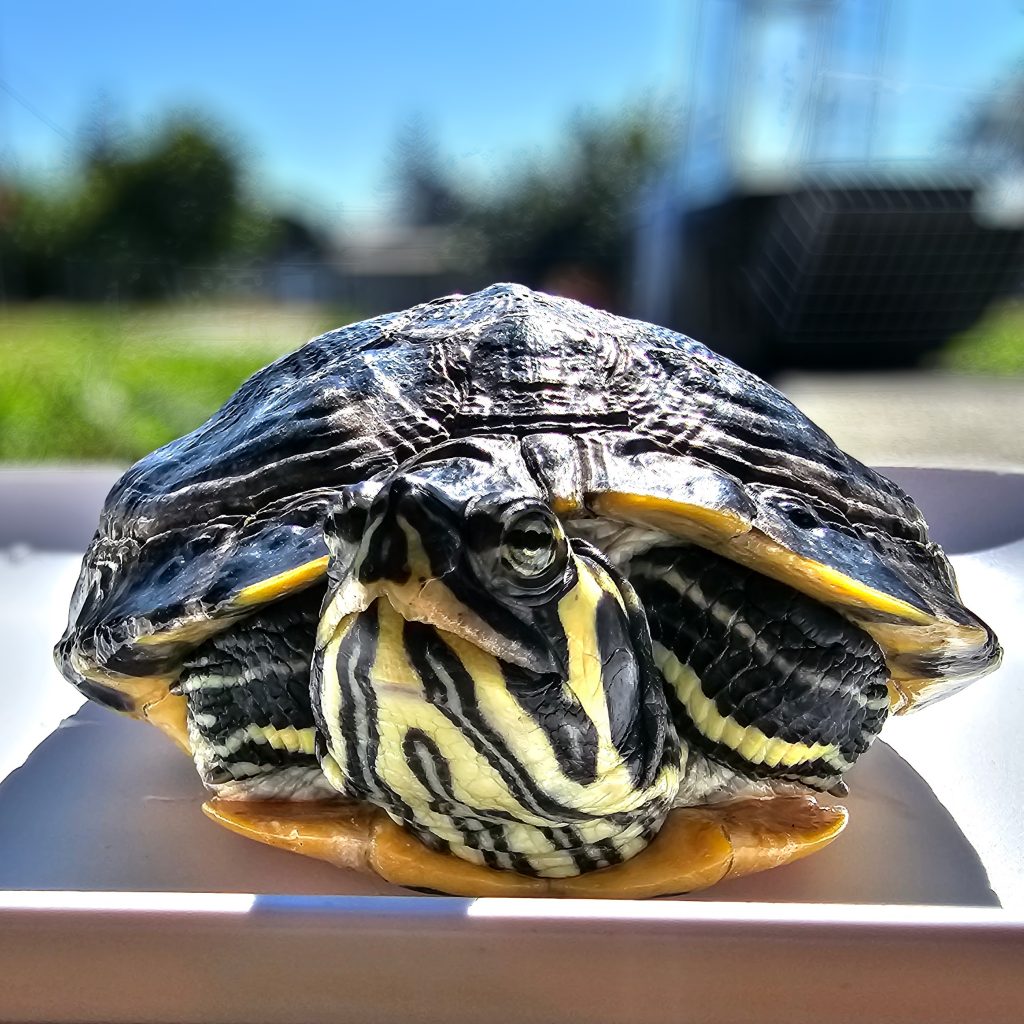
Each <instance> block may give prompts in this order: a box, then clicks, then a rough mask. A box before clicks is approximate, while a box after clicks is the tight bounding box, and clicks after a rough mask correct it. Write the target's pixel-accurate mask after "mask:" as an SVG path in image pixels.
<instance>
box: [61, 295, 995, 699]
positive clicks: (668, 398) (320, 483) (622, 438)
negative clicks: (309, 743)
mask: <svg viewBox="0 0 1024 1024" xmlns="http://www.w3.org/2000/svg"><path fill="white" fill-rule="evenodd" d="M486 435H511V436H513V437H515V438H517V439H519V442H520V443H521V444H522V445H523V450H524V453H527V455H528V456H529V458H528V462H529V463H530V464H531V466H533V469H534V471H535V472H536V475H537V478H538V480H539V481H541V482H543V483H544V484H545V485H546V486H547V487H548V490H549V493H550V495H551V499H552V502H553V505H554V507H555V508H556V510H557V511H558V512H559V514H560V515H564V516H566V517H572V516H581V517H582V516H594V515H599V516H608V517H611V518H619V519H621V520H622V521H624V522H632V523H638V524H646V525H654V526H656V527H658V528H659V529H665V530H666V532H668V533H670V534H673V535H675V536H682V537H684V538H687V539H690V540H692V541H694V542H696V543H700V544H703V545H705V546H708V547H712V548H714V549H715V550H717V551H719V552H721V553H723V554H726V555H727V556H728V557H731V558H734V559H735V560H737V561H740V562H742V563H743V564H746V565H748V566H750V567H753V568H756V569H758V570H759V571H761V572H764V573H766V574H768V575H774V576H776V577H777V578H780V579H783V580H784V581H786V582H789V583H791V584H792V585H793V586H796V587H797V588H798V589H802V590H804V591H805V592H807V593H809V594H812V595H814V596H818V597H820V598H821V599H822V600H826V601H828V602H829V603H832V604H834V605H835V606H836V607H837V608H839V609H840V610H841V611H843V612H844V614H849V615H850V616H851V617H852V618H854V619H856V620H857V621H859V622H862V623H863V624H864V628H866V629H868V630H869V631H871V632H872V635H873V636H875V638H876V640H877V641H878V642H879V644H880V645H881V646H882V647H883V649H884V650H885V651H886V652H887V654H888V655H889V657H890V667H891V668H892V669H893V672H894V676H895V677H896V681H895V683H894V686H895V690H894V695H895V698H896V700H897V703H899V701H903V702H904V703H905V704H910V703H913V702H914V701H915V700H918V699H919V698H920V696H921V695H922V694H927V693H932V694H934V693H936V692H940V691H941V687H942V686H943V685H945V683H943V682H942V681H943V680H946V679H950V678H951V679H952V680H953V681H954V682H956V681H958V680H959V681H963V680H965V679H966V678H969V677H970V676H971V675H976V674H978V673H979V672H980V671H982V670H984V669H985V668H987V667H991V666H992V665H993V664H994V663H995V661H996V660H997V658H998V647H997V646H996V644H995V640H994V638H993V637H992V635H991V632H990V631H989V630H988V629H987V627H985V626H984V624H983V623H980V622H979V620H977V619H976V618H975V617H974V616H973V615H971V613H970V612H968V611H967V610H966V609H964V608H963V606H962V605H961V603H960V600H959V596H958V594H957V591H956V584H955V579H954V577H953V574H952V570H951V569H950V567H949V564H948V562H947V561H946V559H945V556H944V555H943V554H942V552H941V550H940V549H939V548H938V547H936V546H935V545H933V544H931V543H930V542H929V541H928V537H927V530H926V527H925V523H924V520H923V518H922V516H921V513H920V511H919V510H918V509H917V507H916V506H915V505H914V503H913V502H912V501H911V499H910V498H909V497H908V496H907V495H906V494H904V493H903V492H902V491H901V490H900V489H899V488H898V487H897V486H896V485H895V484H893V483H891V482H890V481H888V480H885V479H884V478H883V477H881V476H879V475H878V474H876V473H874V472H873V471H871V470H870V469H868V468H867V467H865V466H863V465H861V464H860V463H859V462H857V461H856V460H854V459H852V458H850V457H849V456H847V455H845V454H844V453H843V452H841V451H840V450H839V449H837V448H836V447H835V445H834V444H833V443H832V441H831V440H830V439H829V438H828V437H827V435H825V434H824V433H823V432H822V431H821V430H819V429H818V428H817V427H815V426H814V425H813V424H812V423H810V421H808V420H807V419H806V417H804V416H803V415H802V414H801V413H800V412H799V411H798V410H796V409H795V408H794V407H793V406H792V405H791V404H790V403H789V402H788V401H787V400H786V399H785V398H784V397H783V396H782V395H780V394H779V393H778V392H777V391H775V390H774V389H773V388H771V387H770V386H769V385H767V384H766V383H764V382H763V381H761V380H760V379H758V378H757V377H754V376H753V375H751V374H749V373H746V372H745V371H743V370H742V369H740V368H738V367H736V366H735V365H734V364H732V363H731V362H729V361H728V360H727V359H724V358H722V357H720V356H718V355H716V354H715V353H714V352H712V351H711V350H709V349H708V348H706V347H705V346H704V345H702V344H700V343H698V342H695V341H693V340H691V339H689V338H685V337H683V336H681V335H677V334H674V333H672V332H670V331H667V330H664V329H662V328H659V327H654V326H652V325H650V324H644V323H640V322H637V321H632V320H626V319H623V318H620V317H615V316H611V315H610V314H607V313H603V312H600V311H597V310H593V309H590V308H588V307H586V306H583V305H581V304H579V303H576V302H573V301H571V300H567V299H559V298H554V297H551V296H548V295H543V294H539V293H536V292H532V291H530V290H529V289H527V288H524V287H521V286H518V285H507V284H505V285H494V286H492V287H490V288H487V289H485V290H483V291H481V292H478V293H476V294H473V295H468V296H450V297H447V298H443V299H438V300H436V301H434V302H430V303H426V304H424V305H421V306H416V307H414V308H412V309H410V310H406V311H403V312H400V313H394V314H390V315H387V316H382V317H377V318H374V319H371V320H367V321H365V322H363V323H359V324H355V325H352V326H350V327H346V328H342V329H340V330H336V331H331V332H329V333H328V334H325V335H323V336H321V337H319V338H316V339H314V340H312V341H310V342H308V343H307V344H306V345H304V346H303V347H302V348H300V349H298V350H297V351H296V352H293V353H291V354H290V355H287V356H284V357H283V358H281V359H279V360H277V361H276V362H274V363H272V364H271V365H270V366H268V367H266V368H265V369H264V370H261V371H259V372H258V373H257V374H255V375H254V376H253V377H252V378H250V379H249V380H248V381H247V382H246V383H245V384H243V385H242V387H241V388H240V389H239V391H238V392H237V393H236V394H235V396H234V397H233V398H231V399H230V400H229V401H228V402H227V403H226V404H225V406H224V407H223V408H222V409H221V410H219V411H218V412H217V413H215V414H214V415H213V416H212V417H211V418H210V419H209V420H208V421H207V422H206V423H204V424H203V425H202V426H200V427H199V428H197V429H196V430H195V431H193V432H192V433H190V434H188V435H186V436H185V437H183V438H180V439H179V440H177V441H174V442H172V443H170V444H168V445H166V446H164V447H163V448H161V449H159V450H157V451H156V452H153V453H152V454H151V455H148V456H146V457H145V458H144V459H142V460H140V461H139V462H138V463H137V464H136V465H135V466H133V467H132V468H131V469H130V470H128V472H127V473H125V475H124V476H123V477H122V478H121V480H120V481H119V483H118V484H117V485H116V486H115V488H114V489H113V491H112V492H111V494H110V496H109V498H108V500H107V502H106V505H105V507H104V511H103V514H102V518H101V521H100V526H99V530H98V531H97V534H96V536H95V538H94V540H93V542H92V544H91V545H90V548H89V550H88V551H87V553H86V555H85V559H84V561H83V566H82V573H81V577H80V580H79V584H78V588H77V589H76V594H75V598H74V600H73V602H72V608H71V615H70V618H69V623H68V629H67V632H66V633H65V635H64V637H63V638H62V640H61V642H60V643H59V644H58V646H57V650H56V657H57V661H58V664H59V665H60V667H61V669H62V671H63V672H64V674H65V675H66V676H67V677H68V678H69V679H71V680H72V681H74V682H76V683H77V684H78V685H80V686H82V687H83V688H84V689H87V688H89V687H91V688H92V693H93V695H97V696H100V697H101V699H102V696H103V694H106V695H107V696H108V700H107V702H108V703H111V704H118V703H120V704H121V705H122V709H129V710H135V711H136V712H138V711H140V710H141V707H142V706H143V705H146V706H153V705H155V703H157V702H158V701H159V700H160V699H161V696H162V695H163V694H165V693H166V691H167V688H168V687H169V686H170V684H171V682H173V679H174V678H175V675H176V673H177V672H178V671H179V670H180V665H181V661H182V659H183V658H184V657H185V656H186V655H187V653H188V651H189V650H191V649H193V648H194V647H195V646H196V645H197V644H198V643H200V642H202V640H204V639H206V638H207V637H209V636H210V635H211V634H212V633H214V632H216V631H217V630H219V629H222V628H224V627H225V626H227V625H229V624H230V623H232V622H235V621H238V619H239V618H241V617H243V616H244V615H247V614H250V613H251V611H252V610H253V609H254V608H255V607H258V606H259V605H260V604H261V603H262V602H264V601H269V600H275V599H277V598H278V597H280V596H282V595H283V594H285V593H288V592H291V591H292V590H294V589H297V588H299V587H301V586H308V585H312V584H313V583H314V582H315V581H316V580H317V579H318V578H319V575H318V571H317V570H316V569H313V568H309V567H310V566H315V565H321V566H322V564H323V563H322V559H323V558H324V556H325V555H326V553H327V552H326V548H325V546H324V542H323V539H322V531H321V524H322V522H323V519H324V518H325V517H326V516H327V515H328V514H329V513H330V511H331V509H332V508H333V507H334V503H335V501H336V497H337V492H338V489H339V488H341V487H344V486H349V485H353V484H356V483H359V482H362V481H372V480H374V479H377V478H383V477H384V476H386V475H387V474H389V473H390V472H392V471H393V470H394V469H395V468H397V467H398V466H399V465H400V464H402V463H404V462H405V461H406V460H408V459H410V458H413V457H415V456H417V455H421V454H422V453H424V452H426V451H428V450H429V449H431V448H433V447H434V446H437V445H440V444H442V443H444V442H446V441H450V440H452V439H458V438H468V437H480V436H486ZM303 567H305V568H303ZM901 687H902V696H901V693H900V688H901ZM936 687H938V688H939V689H938V690H937V689H936ZM111 694H114V695H117V694H120V695H122V697H124V699H123V700H121V701H120V702H119V701H117V700H115V699H113V697H111V696H110V695H111Z"/></svg>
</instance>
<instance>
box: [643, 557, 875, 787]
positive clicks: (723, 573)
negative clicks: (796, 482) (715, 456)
mask: <svg viewBox="0 0 1024 1024" xmlns="http://www.w3.org/2000/svg"><path fill="white" fill-rule="evenodd" d="M630 579H631V582H632V583H633V585H634V587H635V588H636V591H637V593H638V595H639V597H640V600H641V601H642V602H643V604H644V606H645V608H646V609H647V614H648V619H649V622H650V627H651V637H652V640H653V642H654V657H655V661H656V663H657V664H658V667H659V668H660V669H661V672H662V674H663V676H664V678H665V682H666V689H667V692H668V695H669V705H670V708H671V710H672V713H673V717H674V718H675V721H676V727H677V729H678V731H679V735H680V738H681V739H682V740H683V741H684V743H685V744H686V745H687V746H688V747H689V749H690V750H691V751H692V752H693V753H695V754H697V755H698V757H697V758H696V759H695V760H696V764H695V765H694V766H693V767H694V769H696V767H697V765H699V766H701V767H702V768H706V766H707V765H708V764H710V765H711V766H712V768H713V770H712V771H711V772H710V773H709V772H708V771H696V770H693V771H692V772H691V777H690V778H688V777H687V775H686V774H685V773H684V780H683V784H682V788H681V800H680V801H677V802H690V801H689V800H688V799H687V788H688V785H689V784H690V783H696V784H698V785H706V784H708V782H710V784H711V785H716V784H718V783H721V782H722V781H723V780H724V779H725V778H726V776H727V775H728V774H729V773H735V774H736V775H737V776H738V777H739V781H740V782H741V783H742V780H743V779H749V780H784V781H788V782H796V783H800V784H802V785H805V786H808V787H810V788H812V789H816V790H823V791H837V790H838V791H841V789H842V787H841V779H842V776H843V773H844V772H846V771H847V769H849V768H850V767H851V766H852V764H853V763H854V762H855V761H856V760H857V758H858V757H859V756H860V755H861V754H862V753H863V752H864V751H865V750H866V749H867V748H868V746H869V745H870V743H871V742H872V740H873V739H874V738H875V736H877V735H878V732H879V730H880V729H881V727H882V724H883V722H884V721H885V718H886V715H887V714H888V709H889V697H888V686H887V683H888V679H889V671H888V669H887V667H886V662H885V658H884V656H883V654H882V651H881V650H880V648H879V647H878V645H877V644H876V643H875V642H874V640H872V638H871V637H870V636H869V635H868V634H867V633H866V632H864V630H863V629H860V628H859V627H858V626H856V625H854V623H852V622H850V621H849V620H848V619H846V618H844V617H843V616H842V615H841V614H840V613H839V612H837V611H835V610H834V609H832V608H829V607H828V606H827V605H824V604H821V603H820V602H818V601H815V600H814V599H812V598H810V597H807V596H806V595H804V594H801V593H799V592H798V591H796V590H794V589H793V588H791V587H788V586H786V585H785V584H783V583H779V582H777V581H776V580H773V579H769V578H768V577H766V576H762V575H760V574H759V573H756V572H754V571H753V570H751V569H747V568H745V567H743V566H741V565H737V564H736V563H735V562H732V561H730V560H728V559H725V558H722V557H721V556H719V555H715V554H713V553H712V552H710V551H706V550H704V549H703V548H698V547H692V546H686V545H679V546H672V547H665V548H655V549H652V550H651V551H649V552H648V553H647V554H645V555H642V556H639V557H638V558H636V559H635V560H634V562H633V564H632V565H631V566H630ZM702 758H703V760H702ZM716 766H720V769H721V770H718V768H717V767H716ZM702 776H703V777H704V778H705V780H706V781H705V782H704V783H700V781H699V780H700V778H701V777H702ZM730 781H731V783H732V786H733V788H742V784H741V785H740V786H736V785H735V783H736V781H737V780H736V779H732V780H730ZM691 795H692V796H695V797H696V798H697V800H699V799H701V798H702V797H706V795H707V794H699V793H695V794H691ZM693 802H696V800H694V801H693Z"/></svg>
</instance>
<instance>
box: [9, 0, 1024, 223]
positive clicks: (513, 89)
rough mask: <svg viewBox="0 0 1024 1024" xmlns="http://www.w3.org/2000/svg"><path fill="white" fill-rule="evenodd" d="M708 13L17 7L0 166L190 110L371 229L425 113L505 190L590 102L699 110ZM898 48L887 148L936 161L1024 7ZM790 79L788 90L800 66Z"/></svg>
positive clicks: (1001, 71)
mask: <svg viewBox="0 0 1024 1024" xmlns="http://www.w3.org/2000/svg"><path fill="white" fill-rule="evenodd" d="M720 2H721V0H710V3H711V4H712V5H713V4H715V3H720ZM851 2H852V3H853V4H856V3H857V0H851ZM871 2H875V0H871ZM696 10H697V8H696V4H695V3H692V2H690V0H678V2H669V0H642V2H625V0H623V2H621V3H610V2H607V0H588V2H576V0H547V2H534V0H517V2H516V3H515V4H507V5H501V6H498V5H495V4H486V3H483V2H477V3H468V2H453V0H450V2H440V3H433V4H430V3H423V2H419V3H413V2H406V3H396V2H391V3H386V2H380V3H369V2H362V3H347V2H341V0H335V2H333V3H328V2H314V0H294V2H291V3H288V4H285V3H266V2H260V0H250V2H248V3H237V2H233V0H221V2H211V0H204V2H195V0H180V2H176V3H169V2H166V0H165V2H163V3H155V4H148V5H146V4H139V3H138V2H137V0H136V2H133V3H128V2H122V0H89V2H85V0H82V2H78V3H70V2H57V0H32V2H31V3H17V4H16V3H8V4H6V5H5V6H2V7H0V160H2V162H3V164H4V165H5V166H6V167H8V168H12V167H13V168H15V169H17V170H18V171H20V172H21V173H24V174H37V173H44V172H48V173H60V172H61V171H62V170H65V169H66V168H67V167H68V163H69V153H70V151H71V146H70V144H69V139H72V140H73V139H74V138H75V136H76V133H78V132H79V131H80V129H81V126H82V125H83V123H84V121H85V119H86V117H87V116H88V114H89V112H90V110H94V109H95V108H96V106H97V104H98V103H99V102H100V100H101V97H105V98H106V102H107V103H108V104H109V107H110V109H112V110H113V111H115V112H116V113H117V115H118V116H119V117H120V118H121V119H123V121H124V122H125V123H126V124H127V125H128V126H129V127H130V128H131V129H133V130H140V129H144V128H145V127H146V126H147V125H148V124H151V123H153V122H154V121H155V120H157V119H158V118H159V117H160V115H161V114H162V113H163V112H165V111H167V110H168V109H170V108H174V107H182V106H191V107H196V108H199V109H201V110H203V111H205V112H206V113H208V114H209V115H211V116H212V117H213V118H215V119H217V120H218V121H219V122H220V123H222V124H223V125H224V126H226V127H227V128H229V129H230V131H231V132H232V133H233V134H234V135H235V136H236V137H237V139H238V140H239V142H240V143H241V144H242V145H243V149H244V152H245V154H246V163H247V166H248V167H249V169H250V171H251V176H252V178H253V180H254V181H256V182H258V183H259V184H260V186H261V188H262V190H263V192H264V193H265V194H266V195H267V196H268V198H270V199H271V200H272V201H273V202H275V203H277V204H279V205H295V206H297V207H299V208H300V209H301V208H302V207H307V208H313V209H315V210H316V211H317V212H318V213H321V214H324V215H326V216H327V217H328V218H337V219H342V218H345V219H348V220H372V219H375V218H379V217H380V216H382V215H383V213H384V212H385V210H386V208H387V203H388V200H389V196H388V193H387V190H386V187H385V183H386V170H387V166H388V163H389V159H390V157H391V154H392V152H393V146H394V141H395V138H396V135H397V134H398V131H399V129H400V126H401V125H402V124H403V123H405V122H408V121H409V119H410V118H414V117H419V118H420V119H421V120H422V121H423V122H424V123H425V124H426V125H427V126H428V127H429V128H430V129H431V130H432V131H433V132H434V134H435V135H436V137H437V141H438V143H439V148H440V150H441V151H442V153H443V154H445V156H446V158H447V159H448V160H449V161H450V163H451V165H452V167H453V169H454V170H456V171H457V173H459V174H460V175H467V176H472V177H474V178H480V179H482V180H486V179H487V178H488V177H494V176H500V174H501V172H502V169H503V168H505V167H508V166H509V165H510V164H515V162H516V161H517V160H520V159H522V158H524V157H529V156H538V155H543V154H546V153H550V152H552V151H554V150H555V149H556V148H557V145H558V141H559V136H560V132H561V130H562V128H563V126H564V125H565V123H566V120H567V118H568V117H569V116H570V115H571V113H572V112H573V111H574V110H577V109H580V108H584V109H591V110H597V111H606V112H611V111H614V110H615V109H616V108H618V107H619V106H621V105H622V104H624V103H628V102H630V101H635V100H639V99H642V98H645V97H647V98H654V99H658V98H674V99H679V100H681V99H682V98H683V96H684V93H685V90H686V88H687V83H688V82H689V81H690V77H691V76H690V67H691V65H692V63H693V60H694V46H695V45H696V44H695V41H694V39H695V36H694V33H695V31H696V29H695V25H696V16H695V12H696ZM885 38H886V59H885V62H884V72H885V74H886V76H887V77H886V84H885V86H884V89H883V93H884V95H883V106H884V109H885V111H886V112H887V113H886V115H885V119H884V123H883V125H882V130H881V131H880V137H881V139H882V145H883V147H884V148H885V149H886V152H892V153H893V154H895V155H914V154H915V153H918V152H919V151H920V152H925V153H926V152H928V151H929V147H931V148H933V149H934V148H935V147H936V146H940V145H941V144H942V140H943V139H944V138H945V135H944V133H946V132H948V126H949V123H950V121H951V119H952V117H953V116H954V114H955V113H956V112H958V111H959V110H961V109H962V108H963V107H964V105H965V104H966V103H967V102H969V101H970V100H971V99H972V98H974V97H977V96H979V95H981V94H983V93H984V91H985V90H987V89H989V88H990V87H991V85H992V83H993V82H994V81H995V80H997V79H998V78H999V77H1000V76H1005V75H1006V74H1007V73H1008V72H1009V71H1010V70H1012V68H1013V67H1014V65H1015V62H1016V64H1017V66H1019V65H1020V63H1021V61H1022V60H1024V0H975V2H964V0H960V2H952V0H902V2H901V0H893V2H892V3H891V5H890V16H889V22H888V30H887V32H886V36H885ZM776 72H777V77H778V78H779V80H780V81H784V80H785V79H786V75H787V73H788V72H787V69H786V67H785V66H783V64H781V63H780V65H779V67H778V68H777V69H776ZM28 108H31V109H28ZM759 116H761V115H759ZM773 117H775V118H776V119H777V120H779V122H780V123H779V124H776V123H775V121H773ZM761 120H762V123H761V124H760V125H759V126H758V133H759V134H760V136H761V137H764V138H771V137H772V133H773V132H775V133H776V134H778V133H779V132H781V131H782V130H783V129H784V128H785V125H783V124H781V121H784V120H785V118H784V117H781V116H780V115H771V114H769V115H764V116H762V118H761ZM755 134H756V133H755Z"/></svg>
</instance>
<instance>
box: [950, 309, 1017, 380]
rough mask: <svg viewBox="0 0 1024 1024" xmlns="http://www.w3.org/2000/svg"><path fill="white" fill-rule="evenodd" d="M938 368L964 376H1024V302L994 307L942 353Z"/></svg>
mask: <svg viewBox="0 0 1024 1024" xmlns="http://www.w3.org/2000/svg"><path fill="white" fill-rule="evenodd" d="M938 365H939V366H941V367H942V368H943V369H946V370H956V371H958V372H961V373H987V374H999V375H1010V374H1018V373H1024V302H1007V303H1005V304H1003V305H1000V306H995V307H993V308H992V309H991V310H990V311H989V312H988V313H986V314H985V316H983V317H982V318H981V320H979V321H978V322H977V323H976V324H975V325H974V326H973V327H972V328H971V329H970V330H969V331H965V332H964V333H963V334H961V335H960V336H959V337H957V338H954V339H953V340H952V341H950V343H949V344H948V345H947V346H946V347H945V348H944V349H943V350H942V352H941V353H939V357H938Z"/></svg>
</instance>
